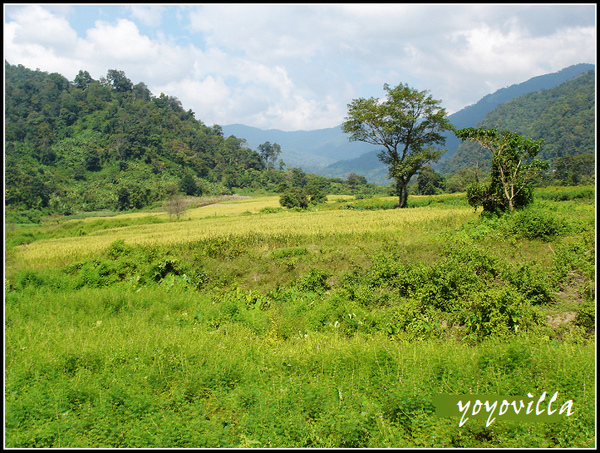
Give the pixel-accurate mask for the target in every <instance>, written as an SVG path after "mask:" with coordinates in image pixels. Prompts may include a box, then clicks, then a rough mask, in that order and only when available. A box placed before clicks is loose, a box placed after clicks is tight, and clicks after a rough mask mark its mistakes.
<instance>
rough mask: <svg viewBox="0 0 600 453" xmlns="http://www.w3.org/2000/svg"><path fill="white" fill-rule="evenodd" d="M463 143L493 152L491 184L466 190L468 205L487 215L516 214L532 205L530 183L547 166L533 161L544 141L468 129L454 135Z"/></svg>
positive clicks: (493, 131)
mask: <svg viewBox="0 0 600 453" xmlns="http://www.w3.org/2000/svg"><path fill="white" fill-rule="evenodd" d="M454 134H455V135H456V136H457V137H458V138H460V139H461V140H473V141H475V142H477V143H479V145H481V147H482V148H484V149H486V150H488V151H489V152H491V154H492V156H491V158H492V163H491V169H490V182H489V184H487V185H484V184H481V183H479V181H476V182H475V183H473V184H471V185H469V187H467V198H468V200H469V204H470V205H471V206H473V207H475V208H477V207H478V206H482V207H483V210H484V212H504V211H507V210H508V211H510V212H513V211H514V210H515V209H517V208H520V207H524V206H526V205H528V204H529V203H530V202H531V201H532V199H533V198H532V191H531V183H532V182H533V181H534V180H535V178H536V177H537V175H538V174H539V173H540V171H542V170H544V169H546V168H547V167H548V164H547V163H546V162H541V161H539V160H535V159H534V158H535V157H536V156H537V155H538V153H539V152H540V151H541V149H542V145H543V143H544V140H542V139H540V140H536V141H534V140H532V139H530V138H525V137H523V136H521V135H519V134H516V133H514V132H510V131H501V132H498V130H497V129H485V128H473V127H468V128H465V129H461V130H458V131H455V132H454Z"/></svg>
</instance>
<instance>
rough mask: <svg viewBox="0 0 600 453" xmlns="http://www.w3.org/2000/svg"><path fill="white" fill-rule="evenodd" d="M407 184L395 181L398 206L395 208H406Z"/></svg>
mask: <svg viewBox="0 0 600 453" xmlns="http://www.w3.org/2000/svg"><path fill="white" fill-rule="evenodd" d="M406 186H407V183H406V184H405V183H404V181H401V180H397V187H398V189H399V190H398V192H399V194H398V204H397V205H396V208H405V207H406V200H407V199H408V187H406Z"/></svg>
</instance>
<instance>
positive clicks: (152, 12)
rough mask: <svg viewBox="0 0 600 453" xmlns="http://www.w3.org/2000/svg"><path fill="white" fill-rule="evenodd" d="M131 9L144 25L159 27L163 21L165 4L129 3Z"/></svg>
mask: <svg viewBox="0 0 600 453" xmlns="http://www.w3.org/2000/svg"><path fill="white" fill-rule="evenodd" d="M128 8H129V10H130V11H131V14H132V15H133V17H134V18H136V19H139V20H140V22H142V23H143V24H144V25H147V26H149V27H158V26H160V24H161V22H162V16H163V13H164V11H165V8H166V6H165V5H139V4H138V5H129V6H128Z"/></svg>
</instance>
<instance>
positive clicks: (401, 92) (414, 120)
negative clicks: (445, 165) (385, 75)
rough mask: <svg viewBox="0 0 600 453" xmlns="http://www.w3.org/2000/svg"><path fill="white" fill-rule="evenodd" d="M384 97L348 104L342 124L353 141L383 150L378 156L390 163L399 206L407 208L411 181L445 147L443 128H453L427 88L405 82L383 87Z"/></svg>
mask: <svg viewBox="0 0 600 453" xmlns="http://www.w3.org/2000/svg"><path fill="white" fill-rule="evenodd" d="M383 89H384V91H385V92H386V96H385V98H383V99H376V98H369V99H365V98H359V99H354V100H353V101H352V103H350V104H348V116H347V117H346V121H345V122H344V123H343V124H342V129H343V131H344V132H345V133H347V134H350V137H349V140H350V141H355V140H357V141H362V142H365V143H369V144H372V145H377V146H381V147H383V148H384V149H383V150H382V151H381V152H380V153H379V155H378V157H379V159H380V160H381V161H382V162H384V163H385V164H386V165H387V166H388V172H389V176H390V177H391V178H394V179H395V180H396V183H397V188H398V197H399V201H398V207H399V208H404V207H406V201H407V198H408V183H409V181H410V179H411V178H412V177H413V176H414V175H415V174H416V173H417V172H418V171H419V170H420V169H421V168H423V167H424V166H425V165H428V164H430V163H432V162H437V160H438V159H439V158H440V156H441V155H442V154H443V152H444V151H445V150H440V149H438V148H436V147H435V145H442V144H444V142H445V138H444V136H443V135H442V133H443V131H445V130H451V129H452V125H451V124H450V122H449V121H448V119H447V118H446V110H445V109H443V108H442V107H440V101H438V100H435V99H433V98H432V97H431V95H429V94H428V92H427V91H418V90H416V89H414V88H411V87H409V86H408V85H405V84H402V83H401V84H399V85H398V86H396V87H393V88H392V87H390V86H389V85H388V84H385V85H384V87H383Z"/></svg>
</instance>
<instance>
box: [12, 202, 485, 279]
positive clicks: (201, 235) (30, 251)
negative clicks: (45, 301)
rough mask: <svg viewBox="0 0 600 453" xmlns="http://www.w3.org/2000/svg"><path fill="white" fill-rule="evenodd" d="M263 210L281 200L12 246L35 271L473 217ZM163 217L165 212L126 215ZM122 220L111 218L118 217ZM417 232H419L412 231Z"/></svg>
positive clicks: (467, 212)
mask: <svg viewBox="0 0 600 453" xmlns="http://www.w3.org/2000/svg"><path fill="white" fill-rule="evenodd" d="M266 207H272V208H276V207H280V206H279V197H277V196H274V197H258V198H249V199H238V200H232V201H226V202H223V203H217V204H213V205H209V206H205V207H200V208H194V209H190V210H188V211H187V212H186V213H185V215H184V216H183V217H182V219H181V220H179V221H172V222H167V223H160V224H142V225H132V226H125V227H118V228H109V229H105V230H101V231H96V232H93V233H90V234H87V235H84V236H78V237H68V238H57V239H45V240H38V241H35V242H33V243H32V244H28V245H23V246H19V247H16V248H15V256H14V259H15V260H16V262H18V263H19V264H21V265H24V266H28V267H29V266H31V267H34V268H36V267H37V268H39V267H45V266H48V265H57V264H67V263H70V262H73V261H77V260H81V259H84V258H86V257H89V256H91V255H94V254H96V253H98V252H100V251H102V250H104V249H106V248H107V247H108V246H109V245H110V244H111V243H112V242H114V241H115V240H118V239H122V240H124V241H125V243H126V244H130V245H141V246H175V245H184V244H187V243H193V242H195V241H199V240H204V239H213V238H229V237H236V236H238V237H239V236H245V235H252V234H262V235H266V236H276V237H293V236H315V237H318V236H321V237H323V236H329V235H352V236H353V237H355V238H358V237H369V236H371V237H375V236H376V237H385V236H386V235H394V236H397V235H400V236H402V237H404V238H406V239H407V241H410V238H411V237H414V235H415V233H417V232H418V233H419V235H421V234H423V233H427V232H435V231H436V230H437V229H439V228H440V227H446V226H451V225H458V224H461V223H463V222H465V221H468V220H470V219H474V218H476V216H477V214H476V213H474V212H473V210H472V209H470V208H465V207H458V208H451V209H448V208H446V209H439V208H435V207H421V208H418V209H404V210H378V211H358V210H319V211H309V212H291V211H284V212H278V213H275V214H272V213H271V214H262V213H260V211H261V210H262V209H264V208H266ZM148 215H157V216H167V214H166V213H151V214H149V213H145V214H144V213H136V214H124V215H123V217H125V216H127V217H131V216H148ZM119 217H121V216H115V217H112V218H113V219H118V218H119ZM416 229H418V230H416Z"/></svg>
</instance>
